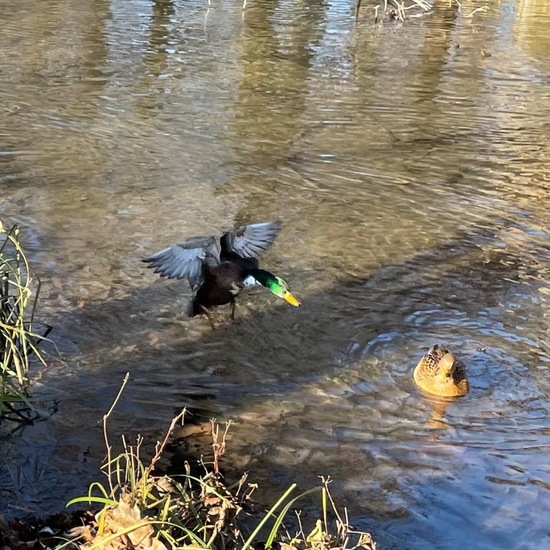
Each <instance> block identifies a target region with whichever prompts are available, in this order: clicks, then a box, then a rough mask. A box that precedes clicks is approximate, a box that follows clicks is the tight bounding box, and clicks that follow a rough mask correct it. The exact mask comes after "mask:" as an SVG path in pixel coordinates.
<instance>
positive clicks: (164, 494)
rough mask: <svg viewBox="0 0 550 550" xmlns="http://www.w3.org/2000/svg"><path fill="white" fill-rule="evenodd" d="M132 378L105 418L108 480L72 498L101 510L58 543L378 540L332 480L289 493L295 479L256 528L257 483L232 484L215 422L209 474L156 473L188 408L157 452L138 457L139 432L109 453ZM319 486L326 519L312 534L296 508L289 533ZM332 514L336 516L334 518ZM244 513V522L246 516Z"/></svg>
mask: <svg viewBox="0 0 550 550" xmlns="http://www.w3.org/2000/svg"><path fill="white" fill-rule="evenodd" d="M127 381H128V374H127V375H126V377H125V379H124V382H123V384H122V387H121V389H120V391H119V393H118V395H117V397H116V399H115V401H114V403H113V406H112V407H111V409H110V410H109V411H108V412H107V413H106V414H105V415H104V417H103V433H104V438H105V444H106V447H107V459H106V463H105V464H104V466H103V470H104V473H105V474H106V476H107V483H106V484H103V483H99V482H95V483H92V484H91V485H90V488H89V491H88V494H87V495H86V496H82V497H78V498H75V499H73V500H71V501H70V502H69V503H68V504H67V506H70V505H74V504H78V503H80V504H82V503H88V504H94V505H96V506H98V505H99V506H100V507H101V508H100V510H99V511H98V512H97V513H96V514H95V516H93V520H92V521H91V522H88V523H86V524H85V525H83V526H82V527H78V528H75V529H73V530H72V532H70V533H66V534H65V536H66V539H65V542H64V543H63V544H60V545H58V546H57V547H56V548H58V549H59V550H61V549H62V548H71V549H78V550H81V549H82V550H83V549H86V550H93V549H103V550H120V549H125V548H133V549H137V548H147V549H150V550H165V549H166V548H182V549H183V548H185V549H211V550H218V549H219V550H222V549H223V550H248V549H249V548H264V549H266V550H267V549H270V548H274V547H279V548H285V549H286V550H305V549H316V550H328V549H333V550H334V549H338V548H341V549H350V550H352V549H354V548H365V549H367V550H374V549H375V548H376V545H375V543H374V542H373V541H372V539H371V538H370V535H368V533H362V532H354V531H352V529H351V528H350V526H349V521H348V518H347V514H346V513H344V515H343V516H342V515H341V514H340V513H339V512H338V510H337V508H336V506H335V504H334V502H333V500H332V497H331V495H330V492H329V489H328V485H329V480H323V481H322V485H321V487H318V488H314V489H311V490H309V491H306V492H304V493H301V494H299V495H297V496H294V497H292V493H293V492H294V490H295V488H296V484H293V485H292V486H291V487H289V488H288V489H287V490H286V491H285V492H284V494H283V495H282V496H281V497H280V498H279V499H278V500H277V502H275V504H273V506H272V507H271V508H270V509H269V510H267V511H265V512H264V513H263V514H261V517H260V519H259V520H257V521H256V522H255V523H253V526H252V527H251V528H248V529H247V528H246V527H244V525H245V524H246V525H248V524H249V523H250V515H249V514H248V510H250V502H251V495H252V493H253V492H254V489H255V488H256V485H254V484H251V483H248V482H247V475H246V474H245V475H243V476H242V478H241V479H240V480H239V481H238V482H237V483H235V484H233V485H227V484H226V483H225V482H224V479H223V476H222V474H221V473H220V470H219V459H220V457H221V456H222V455H223V454H224V452H225V448H226V436H227V430H228V429H229V424H227V425H226V426H225V429H223V430H220V426H219V425H218V424H216V423H215V422H214V421H213V420H212V421H211V422H212V439H213V441H212V450H213V460H212V462H209V463H205V462H204V461H202V467H203V469H204V473H203V474H202V475H198V476H194V475H191V471H190V468H189V465H188V464H186V472H185V473H184V474H183V475H180V476H172V477H168V476H166V475H162V476H158V475H155V464H156V463H157V462H158V460H159V459H160V457H161V455H162V453H163V450H164V448H165V446H166V443H167V441H168V439H169V437H170V435H171V433H172V431H173V430H174V428H175V426H176V424H178V423H179V422H181V421H182V420H183V418H184V414H185V410H183V411H182V412H181V413H180V414H179V415H177V416H176V417H175V418H174V419H173V420H172V423H171V424H170V427H169V429H168V431H167V433H166V435H165V437H164V439H163V441H162V442H158V443H157V446H156V449H155V454H154V456H153V458H152V459H151V460H150V461H148V462H147V463H146V462H144V460H143V459H142V456H141V454H142V453H141V444H142V441H143V440H142V439H141V438H140V437H138V439H137V441H136V443H135V444H134V445H129V444H128V443H127V441H126V439H125V438H124V437H123V439H122V441H123V452H122V453H120V454H119V455H118V456H116V457H112V455H111V453H112V447H111V445H110V442H109V437H108V429H107V422H108V418H109V415H110V414H111V412H112V410H113V408H114V407H115V406H116V403H117V401H118V399H119V397H120V394H121V392H122V390H123V389H124V386H125V385H126V383H127ZM315 491H318V492H319V493H320V494H321V511H322V518H321V519H319V520H318V521H317V522H316V524H315V526H314V529H313V530H312V531H311V532H309V533H307V532H306V531H305V530H304V528H303V526H302V522H301V520H300V514H299V513H297V514H296V518H297V524H298V526H299V528H298V529H297V533H296V534H294V535H290V534H289V533H288V531H287V530H286V529H285V528H284V526H283V521H284V520H285V518H286V516H287V514H289V512H290V511H291V510H292V507H293V506H294V504H295V503H296V501H298V500H299V499H300V498H302V497H303V496H305V495H307V494H310V493H312V492H315ZM329 516H330V517H334V518H335V519H334V520H333V521H329ZM243 520H247V521H243Z"/></svg>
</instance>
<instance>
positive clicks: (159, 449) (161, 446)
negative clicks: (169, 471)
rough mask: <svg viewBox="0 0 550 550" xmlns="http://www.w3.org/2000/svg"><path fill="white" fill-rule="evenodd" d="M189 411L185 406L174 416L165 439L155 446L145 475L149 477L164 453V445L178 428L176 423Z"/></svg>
mask: <svg viewBox="0 0 550 550" xmlns="http://www.w3.org/2000/svg"><path fill="white" fill-rule="evenodd" d="M186 412H187V409H186V408H183V409H182V410H181V412H180V413H179V414H178V415H177V416H175V417H174V418H172V422H170V427H169V428H168V430H167V431H166V433H165V434H164V439H163V440H162V442H160V441H157V444H156V446H155V456H153V458H152V459H151V462H150V464H149V466H147V468H146V470H145V477H148V476H149V474H150V473H151V472H152V471H153V469H154V468H155V464H156V463H157V462H158V461H159V460H160V457H161V455H162V452H163V451H164V447H166V444H167V443H168V438H169V437H170V436H171V435H172V432H173V431H174V429H175V428H176V424H177V423H178V422H179V421H180V420H182V419H183V417H184V416H185V413H186Z"/></svg>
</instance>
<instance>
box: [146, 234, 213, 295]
mask: <svg viewBox="0 0 550 550" xmlns="http://www.w3.org/2000/svg"><path fill="white" fill-rule="evenodd" d="M143 261H144V262H145V263H148V264H149V265H148V266H147V267H150V268H154V270H155V273H158V274H159V275H160V276H161V277H168V279H188V280H189V284H190V285H191V289H192V290H193V292H194V291H195V290H197V289H198V288H199V286H200V285H201V284H202V282H203V277H202V265H203V262H206V263H208V264H213V265H216V264H218V263H220V252H219V250H218V246H217V244H216V239H215V238H214V237H192V238H191V239H189V240H187V241H185V242H184V243H181V244H175V245H173V246H169V247H168V248H165V249H164V250H161V251H160V252H157V253H156V254H153V255H152V256H150V257H149V258H146V259H145V260H143Z"/></svg>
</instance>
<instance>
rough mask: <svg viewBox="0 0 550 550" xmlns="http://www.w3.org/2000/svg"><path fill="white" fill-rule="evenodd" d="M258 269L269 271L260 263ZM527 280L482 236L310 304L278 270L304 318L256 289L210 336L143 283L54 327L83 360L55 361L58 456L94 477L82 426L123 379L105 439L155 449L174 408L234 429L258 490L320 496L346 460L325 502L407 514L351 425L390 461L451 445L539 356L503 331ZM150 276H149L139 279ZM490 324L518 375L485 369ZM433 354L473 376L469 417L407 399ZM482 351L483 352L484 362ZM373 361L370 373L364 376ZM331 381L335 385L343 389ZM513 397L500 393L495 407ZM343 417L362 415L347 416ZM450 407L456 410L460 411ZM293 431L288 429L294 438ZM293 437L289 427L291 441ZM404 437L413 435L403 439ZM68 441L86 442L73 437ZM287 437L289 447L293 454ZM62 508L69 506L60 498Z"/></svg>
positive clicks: (294, 276) (161, 285)
mask: <svg viewBox="0 0 550 550" xmlns="http://www.w3.org/2000/svg"><path fill="white" fill-rule="evenodd" d="M264 265H265V266H266V267H269V263H268V262H264ZM536 272H537V267H536V266H532V267H530V266H526V265H525V264H524V262H523V260H522V259H521V258H519V257H518V256H516V255H515V254H514V253H513V252H512V251H510V250H506V249H503V248H502V246H501V245H500V243H498V242H496V241H495V238H494V233H493V232H492V231H490V230H479V231H477V232H476V233H464V234H457V235H456V236H455V238H453V239H451V240H448V241H446V242H444V243H442V244H440V245H438V246H437V247H433V248H430V249H428V250H424V251H421V252H419V253H416V254H414V255H412V256H411V257H410V258H409V259H407V260H405V261H403V262H401V263H398V264H395V265H389V266H386V267H383V268H381V269H379V270H377V271H375V272H373V273H372V274H370V275H367V276H362V277H353V278H350V277H346V276H343V277H342V278H341V279H339V280H337V281H336V282H335V283H334V284H333V285H332V286H330V287H327V288H325V289H324V290H323V291H322V292H318V293H313V294H308V292H307V288H308V280H311V278H314V277H315V273H300V272H293V271H292V270H289V272H288V274H287V273H285V274H284V276H285V278H287V279H288V280H289V281H292V283H293V284H292V287H293V290H294V291H295V293H296V294H297V295H298V296H299V297H300V298H301V299H302V300H303V306H302V307H301V308H300V309H297V310H294V309H290V308H289V307H287V306H286V304H283V303H279V302H274V298H273V297H271V296H269V297H266V295H265V294H263V295H262V293H261V291H259V292H250V293H248V294H244V295H241V296H242V298H241V300H240V302H241V303H242V304H243V305H242V306H241V307H240V308H239V309H238V321H237V322H236V323H234V324H230V325H227V326H224V327H222V328H219V329H218V330H216V331H211V330H210V328H209V326H208V323H207V322H206V321H205V320H202V319H198V318H195V319H187V318H186V317H185V316H184V313H183V312H184V311H185V310H186V305H187V297H185V296H182V295H181V291H182V288H185V283H183V282H177V283H172V284H171V283H167V282H166V281H164V280H158V281H154V280H153V282H151V283H148V282H147V283H145V284H144V286H142V287H140V288H136V289H134V290H133V291H132V292H131V293H130V294H129V295H128V296H127V297H125V298H122V299H116V300H107V301H99V302H96V303H83V304H80V307H78V308H75V309H72V310H70V311H66V312H64V313H63V314H62V315H61V317H60V318H59V319H56V320H53V322H52V324H54V325H60V326H61V328H62V330H63V331H66V334H65V336H64V338H62V339H61V340H60V341H59V343H60V346H61V347H62V348H63V347H65V348H66V349H68V348H69V342H68V340H66V338H71V339H73V340H74V342H75V345H76V348H77V349H78V354H76V357H75V356H74V353H68V354H67V355H66V357H67V359H68V360H69V357H70V363H71V364H74V366H73V367H71V370H73V372H74V374H76V377H74V378H73V377H72V376H71V374H70V373H67V372H65V373H64V375H63V376H61V378H60V379H59V380H58V381H57V382H56V381H55V376H52V378H53V380H52V382H53V385H54V386H56V387H58V389H59V390H60V392H61V394H63V395H64V399H63V403H62V405H61V414H60V419H59V421H60V422H61V423H62V424H63V423H64V422H69V424H70V425H71V429H70V430H69V432H71V433H72V434H73V435H72V436H71V437H70V438H69V441H68V442H67V441H66V442H63V443H59V444H60V446H61V447H63V448H65V447H70V446H71V445H73V446H74V445H75V444H76V446H79V445H80V446H81V447H88V449H91V452H90V453H88V454H87V459H86V460H87V461H90V462H91V463H93V464H96V465H98V464H99V462H100V461H101V459H102V457H103V451H102V437H101V433H100V432H99V430H98V429H93V430H92V432H90V431H89V429H90V426H91V419H95V420H94V422H95V421H96V420H97V419H98V418H99V417H100V416H101V414H102V413H103V411H104V410H106V409H107V408H108V406H109V404H110V402H111V400H112V398H113V397H114V395H115V394H116V391H117V389H118V385H119V383H120V381H121V379H122V377H123V374H124V373H125V372H127V371H129V372H130V374H131V382H130V384H129V386H128V389H127V390H126V392H125V395H124V396H123V398H122V400H121V402H120V406H119V407H118V411H117V413H116V414H115V415H114V416H113V421H112V430H113V434H114V435H116V434H117V433H120V432H126V433H135V432H138V431H139V432H140V433H142V434H146V441H150V442H153V441H154V440H155V438H156V437H158V435H159V433H160V432H161V431H162V429H163V427H164V426H165V425H167V422H168V420H169V419H170V418H171V416H172V415H173V414H174V412H175V411H176V410H178V409H180V408H181V407H184V406H186V407H189V409H190V411H191V413H192V416H191V417H190V421H191V422H196V421H202V420H206V419H208V418H210V417H217V418H219V419H227V418H235V419H240V422H239V423H238V424H237V426H236V427H235V428H234V432H235V435H234V437H232V438H231V441H230V451H229V453H230V454H229V456H230V462H233V463H234V464H235V466H236V467H237V468H240V467H243V468H249V467H250V468H252V469H253V470H254V471H255V472H260V474H259V476H260V478H262V477H263V476H267V481H268V483H269V486H268V487H269V488H268V489H267V493H270V492H271V491H275V492H277V491H278V490H279V489H282V487H283V486H284V485H285V484H289V483H291V482H292V481H299V482H300V483H302V484H303V486H307V485H308V484H315V483H316V480H317V476H318V475H321V474H328V473H332V474H333V476H334V477H336V478H337V479H338V478H339V477H340V476H341V472H340V471H339V468H340V466H338V464H340V465H341V462H342V460H345V461H346V465H345V468H346V470H347V469H348V468H350V467H351V468H355V469H356V473H355V474H354V475H355V476H358V477H359V478H360V479H361V478H362V479H363V482H362V483H363V485H364V487H363V488H354V489H351V488H350V487H349V486H350V485H352V486H353V482H352V480H351V479H350V478H353V477H354V476H352V475H348V481H347V482H346V483H343V484H342V485H341V486H340V485H338V486H336V487H335V490H334V493H335V496H336V497H338V498H339V499H344V501H345V503H347V504H348V505H350V506H351V507H352V510H354V512H355V513H357V512H358V511H359V510H360V511H361V512H362V513H364V514H368V515H374V516H387V517H394V518H395V517H406V516H408V514H409V512H408V505H407V503H406V501H402V500H401V497H396V495H399V493H400V491H401V490H403V486H402V483H401V482H400V481H399V474H398V473H395V472H394V473H393V474H391V475H390V474H389V472H387V471H385V473H384V474H383V475H381V474H380V473H374V472H370V473H369V471H370V470H371V469H375V468H376V467H379V466H377V462H378V460H381V461H382V463H384V462H385V461H386V460H387V458H384V457H382V456H378V458H377V454H378V455H380V452H381V451H380V449H379V445H380V442H378V443H376V444H374V445H372V444H367V445H366V446H364V445H365V444H364V442H363V443H361V444H357V442H356V441H355V439H356V438H357V437H358V436H357V435H352V436H350V435H349V434H348V435H345V432H346V431H348V432H350V433H352V434H353V432H354V430H355V429H357V427H355V426H354V421H353V420H352V418H353V416H349V415H354V416H356V415H359V417H361V418H362V420H361V422H362V425H361V432H362V433H365V434H366V433H372V434H373V436H372V437H374V438H375V439H382V440H384V441H386V443H383V444H382V446H384V445H389V444H393V445H395V446H396V447H397V448H400V447H401V446H402V445H405V447H406V445H407V440H416V439H418V441H420V442H422V441H430V440H433V441H437V439H438V437H440V436H437V433H440V432H442V431H443V432H444V431H445V430H448V429H450V430H451V432H450V433H452V434H454V435H453V436H452V437H453V438H456V431H457V430H460V428H461V426H462V428H464V429H468V428H467V424H468V421H469V420H468V415H474V416H475V414H476V413H475V411H473V410H471V407H472V406H473V405H472V403H473V402H475V400H480V398H482V397H483V396H484V395H485V396H486V395H487V394H488V393H491V394H493V393H494V395H493V399H495V400H496V401H498V396H497V394H498V392H499V391H500V390H501V389H502V388H498V387H495V388H491V385H492V384H493V383H495V381H496V382H498V383H500V382H502V380H506V378H507V377H508V378H509V381H508V382H507V383H509V382H510V381H512V382H513V381H518V380H519V379H520V378H522V377H523V376H525V373H526V372H529V370H530V368H529V365H530V364H536V362H537V360H538V359H539V357H540V356H544V351H543V350H541V349H540V348H539V347H538V344H537V343H536V342H534V341H532V340H529V337H528V335H527V334H526V335H524V336H522V335H521V334H520V335H517V334H515V332H516V330H515V327H512V329H511V332H508V330H509V329H510V327H508V328H507V327H506V323H507V321H512V318H510V319H508V320H507V319H506V316H504V317H502V313H501V311H502V308H501V304H502V303H513V302H514V301H517V300H518V299H520V298H518V295H520V294H521V292H522V291H521V286H522V284H525V283H526V281H529V280H530V277H533V276H534V275H536ZM154 277H155V275H154V274H153V273H152V272H151V271H146V270H145V268H144V272H143V278H144V281H147V280H148V279H154ZM527 284H529V283H527ZM529 291H530V290H529ZM222 310H223V311H224V312H225V313H224V315H225V314H226V313H228V312H227V309H226V308H225V309H224V308H222ZM499 325H500V326H501V330H500V334H498V333H499V330H498V329H496V333H497V334H496V335H497V336H498V337H499V338H503V339H504V340H507V339H510V338H511V339H512V340H513V339H515V340H516V343H517V342H519V343H520V344H521V345H520V347H519V348H518V349H517V350H516V352H518V353H517V358H518V360H519V363H518V364H516V365H515V366H516V367H518V368H519V369H520V370H518V372H516V373H511V372H507V373H503V372H500V371H499V369H500V366H497V365H496V364H495V361H499V360H502V359H503V358H504V357H505V355H506V354H507V352H503V350H502V349H500V348H499V345H500V344H499V339H498V338H496V339H495V334H494V333H493V334H491V331H493V328H492V327H494V326H499ZM464 327H466V329H465V328H464ZM58 334H59V333H58ZM435 342H442V343H447V344H449V343H450V344H451V346H452V345H453V344H454V345H455V346H456V348H457V351H458V352H459V354H460V353H463V354H464V355H465V356H466V361H467V362H473V363H474V368H473V370H472V371H471V372H470V377H471V384H472V397H471V398H468V400H469V401H464V402H461V403H464V405H451V410H452V411H454V412H453V413H452V414H451V417H450V420H449V419H445V417H444V412H445V411H443V413H442V411H441V410H438V409H437V407H435V408H434V410H433V411H431V404H430V402H429V400H426V399H424V398H422V397H421V396H419V395H418V394H417V392H416V390H415V389H414V386H413V384H412V381H411V375H412V369H413V367H414V364H415V363H416V361H417V360H418V358H419V357H420V355H421V354H422V353H423V352H424V351H425V349H426V348H427V347H428V346H429V345H431V344H433V343H435ZM512 343H513V342H512ZM486 346H489V348H490V349H489V350H488V351H483V348H484V347H486ZM491 346H494V349H491ZM79 355H80V357H79ZM371 357H374V358H376V359H377V360H376V361H375V362H374V363H369V361H370V359H371ZM468 360H469V361H468ZM80 362H81V363H82V365H83V367H84V365H85V367H84V370H81V369H80V368H79V366H78V365H79V363H80ZM495 368H496V370H495V371H494V372H493V369H495ZM76 371H78V373H77V372H76ZM529 376H535V377H537V373H536V372H534V373H530V374H529ZM348 377H349V379H348ZM339 379H342V380H344V381H345V383H344V384H343V387H344V388H345V389H343V390H340V389H339V387H340V383H339V381H338V380H339ZM350 380H351V381H350ZM498 383H497V386H498ZM538 383H539V384H540V385H541V387H540V391H544V387H546V388H547V387H548V383H547V381H546V382H545V380H544V378H543V377H538ZM356 384H358V385H356ZM392 388H393V389H392ZM47 392H48V390H46V393H47ZM520 393H521V392H520ZM316 395H317V396H318V395H324V396H325V399H326V402H325V403H324V404H322V403H315V399H316V397H315V396H316ZM361 395H363V397H361ZM532 397H533V399H536V396H532ZM394 398H395V403H394V405H395V406H397V407H398V408H399V407H403V410H402V411H401V412H398V411H395V410H393V408H392V407H390V408H388V401H387V400H388V399H389V400H390V401H392V400H393V399H394ZM509 399H510V396H509V395H508V394H507V396H506V398H505V400H506V402H507V401H508V400H509ZM362 400H364V401H362ZM350 406H353V407H355V406H359V407H361V408H362V409H363V410H364V411H365V413H366V411H370V412H369V414H367V415H365V413H358V412H357V411H356V410H355V409H354V408H352V409H350ZM493 406H494V405H493ZM460 407H462V409H463V410H465V411H466V412H465V413H464V412H463V413H458V412H457V411H458V410H459V408H460ZM469 408H470V410H468V409H469ZM527 408H528V407H527ZM390 409H392V410H390ZM497 409H499V406H498V405H497V406H496V409H495V410H497ZM359 410H361V409H359ZM354 411H355V412H354ZM497 413H498V410H497ZM461 414H466V415H467V416H466V418H463V417H462V416H460V415H461ZM453 415H454V416H453ZM457 415H458V416H457ZM384 417H385V420H384V421H383V422H382V424H383V425H382V426H379V425H378V424H379V423H380V422H381V418H382V419H384ZM470 420H471V419H470ZM296 422H298V423H299V429H298V425H294V426H293V423H296ZM479 422H480V420H479V419H477V425H478V428H479V426H480V424H479ZM87 423H88V425H86V424H87ZM411 423H412V427H411ZM289 424H290V426H291V427H293V428H294V429H296V436H291V437H290V441H289V433H291V432H288V429H289ZM371 424H372V425H371ZM407 425H408V426H409V428H408V429H411V433H409V434H407V436H406V437H405V439H404V440H403V441H402V440H401V439H402V437H403V435H402V433H401V432H402V430H403V429H404V428H403V426H407ZM344 426H346V427H344ZM75 428H76V429H77V430H78V428H80V429H82V431H83V435H82V436H75V435H74V430H75ZM480 429H482V431H483V428H480ZM342 430H344V432H342ZM434 430H435V433H434ZM292 431H294V430H292ZM285 432H286V433H285ZM277 434H279V435H277ZM338 434H340V435H338ZM342 434H344V435H342ZM293 437H294V438H296V437H297V438H298V439H297V440H296V441H295V442H294V445H295V448H292V447H293ZM488 437H489V439H491V438H490V436H488ZM61 439H62V438H61ZM94 440H95V442H94ZM409 442H410V441H409ZM492 444H493V440H491V445H492ZM278 445H280V446H283V447H288V449H289V450H288V451H285V453H286V454H288V453H289V452H290V453H294V454H295V455H296V456H295V457H294V459H291V455H288V456H286V458H285V459H284V460H282V457H281V456H280V452H278V451H277V450H276V449H277V446H278ZM266 449H270V451H268V452H266ZM291 449H292V450H291ZM73 451H74V449H73ZM306 451H307V452H306ZM415 452H416V451H415V449H414V444H413V448H412V449H409V450H408V451H407V454H409V455H411V458H410V460H411V464H414V463H415V461H416V459H415V458H414V453H415ZM423 452H425V451H423ZM285 453H283V454H285ZM64 454H65V453H64ZM400 460H401V461H402V463H401V464H399V465H396V464H393V463H392V464H393V466H394V467H396V468H397V471H399V469H400V468H403V467H406V466H403V464H405V465H406V463H407V461H408V460H409V459H407V458H406V457H401V458H400ZM451 462H452V461H451ZM64 463H65V466H66V462H65V461H64ZM439 467H440V466H438V468H439ZM456 467H457V464H453V463H451V464H449V472H448V473H449V475H458V474H456V473H453V472H454V470H455V469H456ZM436 469H437V468H436ZM361 472H363V473H361ZM348 474H349V472H348ZM87 475H88V476H89V475H90V474H89V472H88V473H87ZM372 476H374V477H375V479H376V483H377V487H376V489H373V488H371V490H372V491H373V492H372V493H370V496H369V499H368V501H365V498H364V492H365V490H367V488H368V487H369V483H372V481H373V480H372ZM431 478H433V475H432V474H428V473H427V472H425V473H422V468H421V473H420V474H418V477H417V478H415V483H418V484H422V483H426V482H428V483H431V482H430V481H428V480H430V479H431ZM369 480H370V482H369ZM423 480H424V481H423ZM405 485H406V484H405ZM70 496H74V495H71V494H67V495H66V497H67V498H68V497H70ZM59 497H60V498H61V499H63V498H64V497H65V495H61V494H60V495H59ZM396 498H397V503H396V501H395V499H396Z"/></svg>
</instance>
